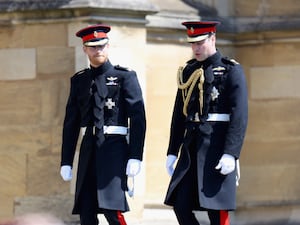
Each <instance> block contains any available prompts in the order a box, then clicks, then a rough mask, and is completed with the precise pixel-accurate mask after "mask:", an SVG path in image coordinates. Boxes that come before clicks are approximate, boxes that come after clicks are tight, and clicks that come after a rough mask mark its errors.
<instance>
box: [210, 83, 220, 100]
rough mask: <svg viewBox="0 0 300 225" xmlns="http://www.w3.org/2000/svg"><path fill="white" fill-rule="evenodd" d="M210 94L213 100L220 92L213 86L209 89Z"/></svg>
mask: <svg viewBox="0 0 300 225" xmlns="http://www.w3.org/2000/svg"><path fill="white" fill-rule="evenodd" d="M210 95H211V99H212V100H213V101H215V100H216V99H217V98H218V96H219V95H220V92H219V91H218V89H217V88H216V87H215V86H214V87H213V88H212V90H211V93H210Z"/></svg>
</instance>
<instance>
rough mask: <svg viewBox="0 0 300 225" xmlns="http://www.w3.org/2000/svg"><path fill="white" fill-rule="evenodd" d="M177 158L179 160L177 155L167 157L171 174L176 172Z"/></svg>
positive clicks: (167, 164)
mask: <svg viewBox="0 0 300 225" xmlns="http://www.w3.org/2000/svg"><path fill="white" fill-rule="evenodd" d="M176 160H177V156H176V155H168V157H167V162H166V168H167V172H168V174H169V175H170V176H172V175H173V173H174V163H175V161H176Z"/></svg>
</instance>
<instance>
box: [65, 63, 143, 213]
mask: <svg viewBox="0 0 300 225" xmlns="http://www.w3.org/2000/svg"><path fill="white" fill-rule="evenodd" d="M101 76H102V78H103V79H102V82H103V81H104V82H105V83H104V84H102V85H101V84H98V83H97V82H100V81H99V80H101V79H98V78H99V77H100V78H101ZM94 83H96V86H98V87H100V89H101V90H102V89H103V90H105V89H106V90H105V91H103V90H102V94H104V95H105V96H103V101H104V102H103V104H104V109H103V110H104V116H103V120H104V125H105V126H122V127H128V128H129V130H130V132H129V133H130V134H129V137H126V135H120V134H106V135H104V138H105V139H104V142H103V143H101V145H100V146H99V145H97V144H96V143H97V136H95V128H94V120H95V115H94V111H95V109H94V106H95V99H94V97H93V90H92V89H93V88H92V86H93V84H94ZM101 104H102V103H101ZM81 128H85V133H84V135H83V138H82V142H81V146H80V153H79V162H78V173H77V181H76V193H75V205H74V209H73V213H80V203H81V202H82V201H84V200H85V199H83V198H81V194H82V193H81V191H82V188H83V186H84V187H88V188H89V186H91V187H90V188H91V190H92V191H95V192H97V196H96V198H97V199H98V207H99V208H100V209H101V208H104V209H113V210H120V211H128V210H129V207H128V204H127V201H126V197H125V191H126V190H127V177H126V164H127V161H128V159H139V160H142V156H143V146H144V138H145V129H146V119H145V110H144V102H143V97H142V91H141V88H140V85H139V83H138V79H137V75H136V73H135V72H134V71H131V70H128V69H126V68H123V67H120V66H113V65H112V64H111V63H110V62H109V61H108V62H106V63H105V64H104V65H102V66H100V67H99V68H88V69H85V70H82V71H80V72H78V73H76V74H75V75H74V76H72V77H71V88H70V95H69V98H68V102H67V106H66V115H65V120H64V127H63V143H62V160H61V165H72V164H73V159H74V154H75V149H76V145H77V141H78V137H79V133H80V129H81ZM128 138H129V142H128ZM91 174H95V176H94V177H93V176H92V175H91ZM92 179H96V181H92ZM94 183H96V185H97V187H95V190H93V188H94V187H93V186H92V185H90V184H94ZM96 189H97V190H96Z"/></svg>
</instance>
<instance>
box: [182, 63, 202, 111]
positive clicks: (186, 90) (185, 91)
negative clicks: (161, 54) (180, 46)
mask: <svg viewBox="0 0 300 225" xmlns="http://www.w3.org/2000/svg"><path fill="white" fill-rule="evenodd" d="M183 69H184V67H182V66H181V67H179V69H178V72H177V76H178V78H177V85H178V88H179V89H181V90H182V98H183V114H184V115H185V116H187V106H188V103H189V101H190V98H191V95H192V92H193V90H194V88H195V85H196V83H197V81H198V79H200V80H199V84H198V88H199V103H200V115H202V109H203V84H204V80H205V77H204V71H203V69H202V68H199V69H197V70H195V71H194V72H193V73H192V74H191V76H190V77H189V79H188V80H187V82H185V83H183V78H182V72H183Z"/></svg>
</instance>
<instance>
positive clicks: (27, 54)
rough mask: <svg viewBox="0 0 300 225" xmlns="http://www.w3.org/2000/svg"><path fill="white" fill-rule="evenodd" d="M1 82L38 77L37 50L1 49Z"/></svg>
mask: <svg viewBox="0 0 300 225" xmlns="http://www.w3.org/2000/svg"><path fill="white" fill-rule="evenodd" d="M0 66H1V73H0V80H29V79H34V78H35V77H36V53H35V49H32V48H28V49H17V48H15V49H0Z"/></svg>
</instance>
